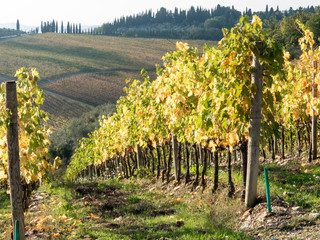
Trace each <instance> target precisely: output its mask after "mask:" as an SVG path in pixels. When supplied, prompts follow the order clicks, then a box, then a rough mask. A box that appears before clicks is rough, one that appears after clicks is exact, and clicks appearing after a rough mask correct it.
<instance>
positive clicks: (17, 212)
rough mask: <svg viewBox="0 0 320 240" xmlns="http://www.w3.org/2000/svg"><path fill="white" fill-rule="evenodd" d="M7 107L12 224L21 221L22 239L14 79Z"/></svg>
mask: <svg viewBox="0 0 320 240" xmlns="http://www.w3.org/2000/svg"><path fill="white" fill-rule="evenodd" d="M6 108H7V109H9V111H10V113H11V116H10V124H9V127H8V130H7V146H8V175H9V183H10V202H11V212H12V219H11V221H12V226H13V228H14V223H15V222H16V221H17V220H18V221H19V235H20V240H24V239H25V234H24V213H23V203H22V186H21V178H20V158H19V136H18V113H17V89H16V83H15V82H14V81H10V82H6Z"/></svg>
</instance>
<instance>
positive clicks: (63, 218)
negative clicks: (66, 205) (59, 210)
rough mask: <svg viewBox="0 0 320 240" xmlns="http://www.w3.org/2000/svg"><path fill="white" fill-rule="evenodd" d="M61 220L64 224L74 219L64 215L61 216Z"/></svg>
mask: <svg viewBox="0 0 320 240" xmlns="http://www.w3.org/2000/svg"><path fill="white" fill-rule="evenodd" d="M59 218H60V220H62V221H63V222H70V221H71V220H72V219H73V218H67V217H66V215H64V214H63V216H60V217H59Z"/></svg>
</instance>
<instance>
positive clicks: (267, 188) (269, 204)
mask: <svg viewBox="0 0 320 240" xmlns="http://www.w3.org/2000/svg"><path fill="white" fill-rule="evenodd" d="M264 179H265V182H266V194H267V204H268V213H271V202H270V189H269V177H268V169H267V168H264Z"/></svg>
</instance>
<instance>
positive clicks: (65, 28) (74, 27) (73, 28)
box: [41, 20, 84, 34]
mask: <svg viewBox="0 0 320 240" xmlns="http://www.w3.org/2000/svg"><path fill="white" fill-rule="evenodd" d="M41 32H42V33H47V32H53V33H68V34H82V33H84V32H83V30H82V26H81V23H79V24H75V23H70V22H68V23H67V25H64V23H63V21H61V23H60V26H59V24H58V21H56V20H52V21H51V22H49V21H46V22H44V21H42V22H41Z"/></svg>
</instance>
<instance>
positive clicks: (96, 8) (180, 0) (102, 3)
mask: <svg viewBox="0 0 320 240" xmlns="http://www.w3.org/2000/svg"><path fill="white" fill-rule="evenodd" d="M217 4H220V5H221V6H232V5H233V6H234V7H235V9H237V10H239V11H244V10H245V9H246V7H248V8H251V9H252V10H253V11H260V10H265V7H266V4H268V6H269V9H270V8H271V7H273V8H274V9H276V8H277V6H279V9H280V10H285V9H289V8H290V7H292V8H293V9H297V8H299V7H307V6H311V5H313V6H318V5H320V1H319V0H298V1H296V0H282V1H280V0H268V1H263V0H247V1H245V0H156V1H152V0H50V1H47V0H2V1H1V3H0V24H1V23H10V22H11V23H12V22H14V23H15V22H16V21H17V19H19V21H20V24H21V25H31V26H34V27H35V26H39V25H40V23H41V21H52V20H53V19H55V20H57V21H59V23H60V21H62V20H63V21H64V22H67V21H70V22H71V23H81V24H82V25H101V24H103V23H106V22H112V21H113V20H114V19H115V18H119V17H121V16H127V15H131V14H135V13H140V12H144V11H145V10H149V9H152V10H153V11H156V10H157V9H160V7H165V8H167V9H170V10H174V8H175V7H178V8H181V9H185V10H188V9H189V8H190V7H191V6H194V7H197V6H201V7H203V8H207V9H211V8H215V7H216V6H217Z"/></svg>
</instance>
